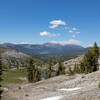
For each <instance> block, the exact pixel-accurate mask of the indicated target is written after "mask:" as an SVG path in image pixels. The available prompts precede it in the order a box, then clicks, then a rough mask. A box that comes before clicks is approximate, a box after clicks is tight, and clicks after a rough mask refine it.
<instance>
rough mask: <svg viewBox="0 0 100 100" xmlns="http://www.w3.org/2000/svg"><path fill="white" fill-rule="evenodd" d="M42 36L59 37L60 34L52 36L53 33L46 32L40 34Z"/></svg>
mask: <svg viewBox="0 0 100 100" xmlns="http://www.w3.org/2000/svg"><path fill="white" fill-rule="evenodd" d="M40 35H41V36H49V37H56V36H59V34H52V33H50V32H46V31H44V32H40Z"/></svg>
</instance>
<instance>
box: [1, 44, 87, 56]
mask: <svg viewBox="0 0 100 100" xmlns="http://www.w3.org/2000/svg"><path fill="white" fill-rule="evenodd" d="M0 46H1V47H5V48H10V49H14V50H18V51H20V52H23V53H25V54H35V55H37V56H42V57H43V56H55V55H58V56H61V55H65V54H66V55H67V54H76V55H78V54H83V53H84V52H86V51H87V50H88V49H89V48H84V47H82V46H79V45H60V44H55V43H46V44H43V45H32V44H10V43H5V44H1V45H0Z"/></svg>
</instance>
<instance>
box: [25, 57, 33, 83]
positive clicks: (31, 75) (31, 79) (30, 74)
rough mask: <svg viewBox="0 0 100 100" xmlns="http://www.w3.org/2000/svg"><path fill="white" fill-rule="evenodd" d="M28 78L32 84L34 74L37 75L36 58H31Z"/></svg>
mask: <svg viewBox="0 0 100 100" xmlns="http://www.w3.org/2000/svg"><path fill="white" fill-rule="evenodd" d="M27 72H28V74H27V77H28V81H29V82H30V83H32V82H33V81H34V76H35V75H34V74H35V65H34V57H33V56H32V57H30V58H29V65H28V66H27Z"/></svg>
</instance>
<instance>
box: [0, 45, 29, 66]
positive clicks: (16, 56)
mask: <svg viewBox="0 0 100 100" xmlns="http://www.w3.org/2000/svg"><path fill="white" fill-rule="evenodd" d="M0 52H1V53H2V55H1V56H2V62H3V68H13V67H16V66H17V67H22V66H23V64H25V62H26V59H27V57H29V56H28V55H26V54H24V53H22V52H18V51H16V50H12V49H7V48H2V47H0Z"/></svg>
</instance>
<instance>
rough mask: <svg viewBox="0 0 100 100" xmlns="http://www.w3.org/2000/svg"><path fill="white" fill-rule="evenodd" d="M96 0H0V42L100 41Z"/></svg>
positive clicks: (99, 12)
mask: <svg viewBox="0 0 100 100" xmlns="http://www.w3.org/2000/svg"><path fill="white" fill-rule="evenodd" d="M99 27H100V0H0V43H4V42H10V43H31V44H41V43H45V42H55V43H62V44H71V43H74V44H80V45H83V46H88V45H91V44H93V43H94V42H95V41H96V42H97V43H98V44H100V28H99Z"/></svg>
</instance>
